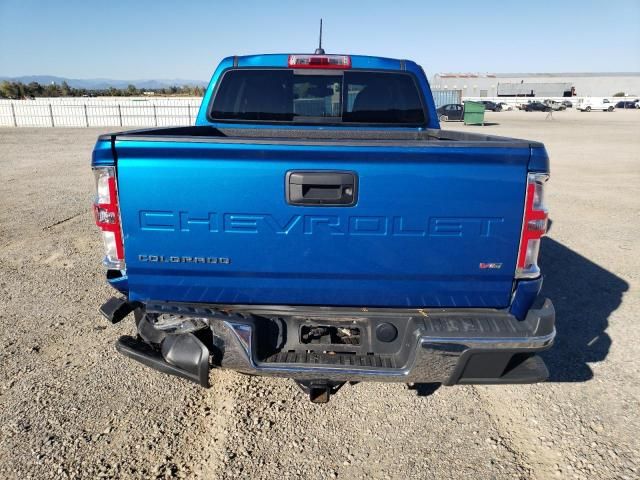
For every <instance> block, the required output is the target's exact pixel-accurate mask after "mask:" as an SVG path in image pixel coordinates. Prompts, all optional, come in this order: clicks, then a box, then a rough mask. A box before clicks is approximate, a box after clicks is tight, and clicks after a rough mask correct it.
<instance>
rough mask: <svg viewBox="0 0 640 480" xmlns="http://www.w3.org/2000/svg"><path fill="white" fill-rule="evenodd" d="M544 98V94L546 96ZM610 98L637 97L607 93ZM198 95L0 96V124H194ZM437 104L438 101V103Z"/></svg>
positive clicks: (512, 100)
mask: <svg viewBox="0 0 640 480" xmlns="http://www.w3.org/2000/svg"><path fill="white" fill-rule="evenodd" d="M439 93H440V92H438V91H435V92H434V98H435V99H436V103H438V102H439V104H443V103H447V102H449V103H457V102H459V101H460V97H459V92H447V93H456V94H457V97H456V99H449V98H448V97H447V98H445V97H442V98H440V96H439ZM545 98H546V97H545ZM545 98H543V97H483V98H480V97H465V98H463V99H462V100H491V101H494V102H505V103H507V104H508V105H511V106H513V107H515V106H517V105H519V104H526V103H527V102H528V101H542V100H544V99H545ZM586 98H588V97H571V98H563V97H558V98H552V97H549V99H552V100H556V101H563V100H570V101H571V102H573V105H574V107H575V106H577V105H578V104H579V103H580V102H582V101H584V100H585V99H586ZM607 98H609V100H610V101H612V102H614V105H615V102H617V101H619V100H629V99H635V98H637V97H633V98H632V97H629V98H618V97H607ZM201 101H202V98H200V97H180V98H175V97H157V98H148V97H96V98H90V97H82V98H79V97H60V98H37V99H35V100H0V127H124V128H129V127H131V128H135V127H168V126H180V125H193V124H194V122H195V119H196V116H197V114H198V109H199V108H200V102H201ZM438 106H440V105H438Z"/></svg>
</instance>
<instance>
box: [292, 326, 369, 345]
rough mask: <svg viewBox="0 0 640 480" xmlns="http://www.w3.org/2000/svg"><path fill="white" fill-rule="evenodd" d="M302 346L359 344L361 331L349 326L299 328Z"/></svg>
mask: <svg viewBox="0 0 640 480" xmlns="http://www.w3.org/2000/svg"><path fill="white" fill-rule="evenodd" d="M300 343H301V344H302V345H310V346H312V345H353V346H357V345H360V343H361V330H360V328H359V327H353V326H351V325H342V326H341V325H314V324H306V325H302V326H301V327H300Z"/></svg>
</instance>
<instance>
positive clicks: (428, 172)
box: [92, 54, 555, 402]
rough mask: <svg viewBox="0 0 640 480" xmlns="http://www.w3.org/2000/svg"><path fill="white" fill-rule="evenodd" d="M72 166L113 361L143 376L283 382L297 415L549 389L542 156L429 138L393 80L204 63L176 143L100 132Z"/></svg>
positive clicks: (373, 60)
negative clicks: (443, 390)
mask: <svg viewBox="0 0 640 480" xmlns="http://www.w3.org/2000/svg"><path fill="white" fill-rule="evenodd" d="M92 168H93V171H94V173H95V178H96V185H97V196H96V200H95V205H94V213H95V218H96V223H97V226H98V227H99V229H100V231H101V232H102V236H103V239H104V246H105V250H106V256H105V258H104V264H105V266H106V268H107V272H106V278H107V281H108V282H109V283H110V284H111V286H113V287H114V288H115V289H116V290H117V291H118V292H119V294H118V295H117V296H115V297H113V298H111V299H110V300H108V301H107V302H106V303H105V304H104V305H103V306H102V307H101V311H102V313H103V314H104V315H105V316H106V317H107V318H108V319H109V320H111V321H112V322H114V323H115V322H118V321H121V320H122V319H123V318H125V317H126V316H127V315H129V314H131V313H133V317H134V319H135V325H136V334H135V335H132V336H123V337H121V338H120V339H119V340H118V342H117V344H116V349H117V350H118V351H119V352H121V353H122V354H124V355H126V356H127V357H130V358H132V359H134V360H137V361H139V362H140V363H142V364H144V365H147V366H149V367H152V368H154V369H157V370H160V371H162V372H165V373H169V374H173V375H177V376H180V377H183V378H186V379H190V380H192V381H195V382H197V383H199V384H201V385H203V386H208V385H209V372H210V369H211V368H215V367H221V368H230V369H234V370H236V371H238V372H242V373H245V374H252V375H270V376H277V377H286V378H291V379H293V380H295V381H296V382H298V384H299V385H300V386H301V387H302V388H303V390H304V391H305V392H306V393H308V395H309V397H310V399H311V400H312V401H315V402H325V401H327V400H328V399H329V397H330V395H331V394H333V393H335V392H336V391H337V389H338V388H340V386H341V385H343V384H344V383H345V382H360V381H387V382H404V383H408V384H411V383H434V384H444V385H456V384H511V383H531V382H539V381H543V380H545V379H546V377H547V376H548V371H547V368H546V366H545V364H544V362H543V360H542V359H541V358H540V357H539V356H538V355H537V354H538V352H540V351H542V350H545V349H547V348H549V347H550V346H551V345H552V342H553V339H554V336H555V327H554V323H555V313H554V309H553V305H552V303H551V302H550V301H549V300H547V299H538V294H539V291H540V288H541V284H542V277H541V274H540V270H539V268H538V265H537V258H538V251H539V247H540V239H541V237H542V236H543V235H544V233H545V231H546V228H547V210H546V207H545V202H544V195H543V192H544V187H545V182H546V181H547V179H548V175H549V159H548V156H547V152H546V150H545V148H544V146H543V145H542V144H540V143H538V142H533V141H528V140H518V139H513V138H504V137H496V136H488V135H483V134H476V133H465V132H454V131H444V130H441V129H440V125H439V123H438V115H437V113H436V108H435V104H434V101H433V98H432V94H431V90H430V87H429V85H428V83H427V78H426V76H425V74H424V71H423V70H422V68H421V67H420V66H419V65H417V64H416V63H414V62H411V61H408V60H396V59H389V58H380V57H368V56H349V55H325V54H310V55H306V54H300V55H297V54H295V55H288V54H273V55H255V56H241V57H237V56H236V57H229V58H225V59H224V60H223V61H222V62H221V63H220V65H219V66H218V68H217V69H216V71H215V73H214V74H213V77H212V79H211V83H210V84H209V87H208V89H207V91H206V94H205V95H204V98H203V100H202V105H201V108H200V111H199V113H198V117H197V120H196V124H195V126H188V127H173V128H154V129H148V130H137V131H128V132H120V133H114V134H110V135H102V136H100V137H99V138H98V141H97V143H96V145H95V149H94V151H93V157H92ZM141 374H143V373H142V372H141Z"/></svg>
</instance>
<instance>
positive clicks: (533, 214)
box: [516, 173, 549, 278]
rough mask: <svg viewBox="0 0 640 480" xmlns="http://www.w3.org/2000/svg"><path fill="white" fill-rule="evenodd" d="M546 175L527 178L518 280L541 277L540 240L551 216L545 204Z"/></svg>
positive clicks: (541, 174)
mask: <svg viewBox="0 0 640 480" xmlns="http://www.w3.org/2000/svg"><path fill="white" fill-rule="evenodd" d="M547 180H549V175H547V174H546V173H530V174H529V175H528V177H527V194H526V197H525V207H524V218H523V222H522V235H521V237H520V249H519V252H518V263H517V267H516V278H536V277H538V276H539V275H540V268H539V267H538V253H539V252H540V239H541V238H542V237H543V236H544V234H545V233H546V232H547V220H548V218H549V214H548V212H547V208H546V205H545V203H544V187H545V183H546V182H547Z"/></svg>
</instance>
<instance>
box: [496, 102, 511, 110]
mask: <svg viewBox="0 0 640 480" xmlns="http://www.w3.org/2000/svg"><path fill="white" fill-rule="evenodd" d="M498 106H499V107H500V110H502V111H504V112H509V111H511V110H513V108H514V107H513V105H509V104H508V103H505V102H500V103H498Z"/></svg>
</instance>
